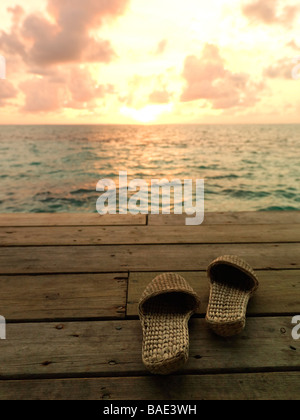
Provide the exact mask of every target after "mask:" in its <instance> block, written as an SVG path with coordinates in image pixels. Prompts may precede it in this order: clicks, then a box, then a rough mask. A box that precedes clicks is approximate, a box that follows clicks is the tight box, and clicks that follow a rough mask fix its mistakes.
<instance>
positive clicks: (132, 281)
mask: <svg viewBox="0 0 300 420" xmlns="http://www.w3.org/2000/svg"><path fill="white" fill-rule="evenodd" d="M158 274H159V272H152V273H151V272H150V273H144V272H139V273H130V275H129V283H128V298H127V310H126V313H127V315H128V316H138V302H139V299H140V297H141V295H142V293H143V291H144V289H145V287H146V286H147V284H148V283H149V282H150V281H151V280H152V279H153V278H154V277H155V276H156V275H158ZM178 274H180V275H181V276H183V277H184V278H185V279H186V280H187V281H188V283H189V284H190V285H191V286H192V287H193V289H194V290H195V292H196V293H197V294H198V295H199V297H200V300H201V305H200V308H199V311H198V314H201V315H204V314H205V313H206V310H207V304H208V297H209V281H208V279H207V275H206V272H204V271H198V272H193V271H188V272H179V273H178ZM256 274H257V277H258V279H259V288H258V290H257V292H256V293H255V296H254V297H253V298H252V299H251V300H250V302H249V305H248V314H251V315H270V314H281V313H282V314H287V313H297V312H299V308H300V270H266V271H256Z"/></svg>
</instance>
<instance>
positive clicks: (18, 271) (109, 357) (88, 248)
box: [0, 212, 300, 400]
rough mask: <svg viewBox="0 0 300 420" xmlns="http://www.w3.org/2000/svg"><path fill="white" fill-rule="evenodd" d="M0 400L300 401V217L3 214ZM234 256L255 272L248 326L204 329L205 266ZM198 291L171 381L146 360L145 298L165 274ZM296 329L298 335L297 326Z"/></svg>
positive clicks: (0, 218)
mask: <svg viewBox="0 0 300 420" xmlns="http://www.w3.org/2000/svg"><path fill="white" fill-rule="evenodd" d="M0 247H1V248H0V315H2V316H4V317H5V319H6V322H7V323H6V340H0V399H2V400H4V399H51V400H56V399H64V400H65V399H83V400H87V399H98V400H102V399H105V400H200V399H201V400H202V399H300V339H298V340H296V339H294V338H293V337H292V330H293V328H294V327H295V325H293V324H292V317H293V316H294V315H300V212H249V213H248V212H244V213H207V214H206V216H205V222H204V223H203V224H202V225H201V226H185V225H184V216H174V215H170V216H162V215H157V216H154V215H137V216H130V215H128V216H121V215H116V216H112V215H109V216H99V215H98V214H10V215H5V214H2V215H0ZM222 254H237V255H239V256H240V257H241V258H244V259H246V260H247V261H248V262H249V263H250V264H251V265H252V266H253V268H254V269H255V271H256V272H257V275H258V278H259V280H260V287H259V289H258V291H257V293H256V295H255V297H254V298H253V299H252V300H251V301H250V303H249V306H248V318H247V325H246V329H245V330H244V332H243V333H241V334H240V335H239V336H237V337H234V338H231V339H223V338H220V337H217V336H216V335H214V334H213V333H212V332H211V331H210V330H209V329H208V327H207V325H206V324H205V320H204V315H205V312H206V307H207V301H208V292H209V284H208V280H207V278H206V273H205V270H206V267H207V265H208V264H209V263H210V262H211V261H212V260H213V259H214V258H216V257H218V256H220V255H222ZM165 271H175V272H178V273H180V274H181V275H183V276H184V277H185V278H186V279H187V280H188V281H189V282H190V284H191V285H192V286H193V287H194V289H195V290H196V291H197V292H198V293H199V296H200V299H201V307H200V311H199V313H197V314H196V315H195V316H194V317H193V318H192V319H191V321H190V324H189V325H190V358H189V361H188V363H187V364H186V366H185V368H184V369H183V370H182V371H179V372H178V373H176V374H175V375H172V376H168V377H158V376H153V375H151V374H149V373H148V372H147V371H146V370H145V368H144V366H143V364H142V361H141V339H142V335H141V327H140V322H139V320H138V316H137V302H138V299H139V297H140V295H141V293H142V291H143V289H144V288H145V286H146V285H147V283H148V282H149V281H150V280H152V278H153V277H154V276H155V275H156V274H157V273H159V272H165ZM298 332H300V331H299V330H298Z"/></svg>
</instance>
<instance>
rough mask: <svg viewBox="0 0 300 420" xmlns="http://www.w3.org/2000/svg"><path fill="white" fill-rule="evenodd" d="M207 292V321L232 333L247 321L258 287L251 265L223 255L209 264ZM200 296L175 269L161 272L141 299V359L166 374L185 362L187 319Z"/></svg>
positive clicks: (152, 369) (216, 329)
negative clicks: (252, 299)
mask: <svg viewBox="0 0 300 420" xmlns="http://www.w3.org/2000/svg"><path fill="white" fill-rule="evenodd" d="M207 275H208V278H209V280H210V295H209V303H208V308H207V313H206V317H205V319H206V322H207V323H208V325H209V326H210V327H211V328H212V330H213V331H214V332H215V333H216V334H218V335H220V336H222V337H230V336H233V335H236V334H238V333H240V332H241V331H242V330H243V329H244V327H245V324H246V310H247V305H248V302H249V299H250V297H251V296H252V294H253V293H254V292H255V290H256V289H257V287H258V280H257V277H256V275H255V273H254V271H253V269H252V267H251V266H250V265H249V264H248V263H247V262H246V261H244V260H242V259H240V258H239V257H237V256H235V255H225V256H222V257H219V258H217V259H216V260H214V261H213V262H212V263H210V264H209V266H208V268H207ZM199 305H200V299H199V297H198V295H197V293H196V292H195V291H194V290H193V289H192V287H191V286H190V285H189V284H188V282H187V281H186V280H185V279H184V278H183V277H181V276H180V275H178V274H175V273H164V274H161V275H159V276H157V277H155V279H153V280H152V282H151V283H150V284H149V285H148V286H147V287H146V289H145V291H144V293H143V295H142V297H141V299H140V302H139V317H140V320H141V324H142V331H143V344H142V358H143V363H144V365H145V366H146V368H147V369H148V370H149V371H150V372H151V373H154V374H161V375H167V374H170V373H173V372H175V371H177V370H178V369H180V368H181V367H183V365H184V364H185V363H186V362H187V360H188V356H189V331H188V321H189V319H190V317H191V316H192V314H193V313H194V312H196V311H197V309H198V307H199Z"/></svg>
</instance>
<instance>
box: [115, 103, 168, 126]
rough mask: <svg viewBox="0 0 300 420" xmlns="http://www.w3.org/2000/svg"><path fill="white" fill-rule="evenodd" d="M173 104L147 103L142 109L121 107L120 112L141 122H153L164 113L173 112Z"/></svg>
mask: <svg viewBox="0 0 300 420" xmlns="http://www.w3.org/2000/svg"><path fill="white" fill-rule="evenodd" d="M172 108H173V104H163V105H161V104H160V105H154V104H151V105H146V106H145V107H143V108H140V109H134V108H129V107H126V106H125V107H123V108H121V110H120V112H121V114H123V115H124V116H126V117H130V118H131V119H133V120H134V121H137V122H140V123H151V122H154V121H156V120H157V119H158V118H159V117H160V116H161V115H162V114H163V113H166V112H171V111H172Z"/></svg>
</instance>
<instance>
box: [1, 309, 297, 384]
mask: <svg viewBox="0 0 300 420" xmlns="http://www.w3.org/2000/svg"><path fill="white" fill-rule="evenodd" d="M189 329H190V357H189V360H188V362H187V364H186V366H185V368H184V369H183V370H182V373H185V374H190V373H194V374H197V373H198V374H199V373H229V372H237V373H244V372H250V371H262V370H263V371H266V370H268V371H282V370H283V369H285V370H299V351H300V341H299V340H298V341H296V340H293V338H292V336H291V331H292V324H291V317H274V318H264V317H261V318H249V319H248V320H247V326H246V329H245V330H244V331H243V333H241V334H239V335H238V336H236V337H233V338H230V339H223V338H221V337H218V336H216V335H215V334H213V333H212V332H211V331H210V330H209V328H208V327H207V325H206V324H205V321H204V320H203V319H195V318H193V319H192V320H191V321H190V327H189ZM6 337H7V339H6V340H1V341H0V346H1V352H0V379H25V378H28V379H34V378H39V377H40V378H41V377H43V378H48V379H50V378H54V377H56V378H59V377H78V376H82V377H87V376H124V375H129V374H130V375H143V374H145V373H148V372H147V371H146V369H145V367H144V365H143V363H142V360H141V341H142V334H141V325H140V322H139V321H135V320H134V321H93V322H64V323H63V324H62V323H60V324H57V323H51V322H49V323H24V324H23V323H22V324H8V325H7V332H6Z"/></svg>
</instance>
